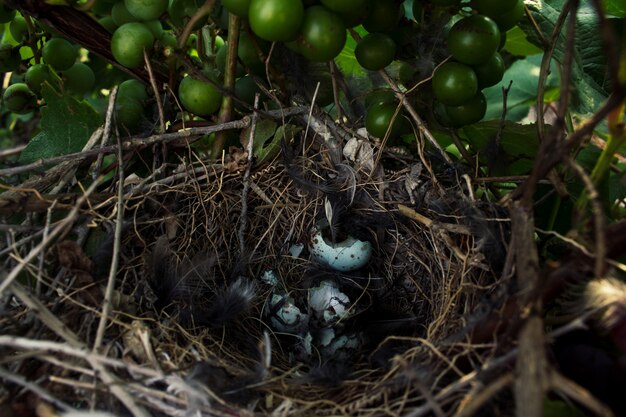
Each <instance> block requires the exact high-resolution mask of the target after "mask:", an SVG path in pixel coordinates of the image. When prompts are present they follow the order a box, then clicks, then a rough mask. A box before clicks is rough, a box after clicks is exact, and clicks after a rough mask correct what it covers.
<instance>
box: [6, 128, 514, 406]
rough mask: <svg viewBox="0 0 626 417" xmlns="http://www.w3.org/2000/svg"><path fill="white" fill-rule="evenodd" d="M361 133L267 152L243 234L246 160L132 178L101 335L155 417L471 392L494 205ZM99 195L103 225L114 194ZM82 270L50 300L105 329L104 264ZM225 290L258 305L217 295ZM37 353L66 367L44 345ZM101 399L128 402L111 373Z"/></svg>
mask: <svg viewBox="0 0 626 417" xmlns="http://www.w3.org/2000/svg"><path fill="white" fill-rule="evenodd" d="M354 144H355V142H354V141H351V142H350V146H351V147H352V148H350V149H348V150H346V155H348V156H349V158H348V159H344V160H341V161H340V163H339V165H338V164H337V163H336V161H335V162H331V161H330V160H329V158H327V157H326V155H325V150H324V147H323V146H322V147H320V146H319V145H318V144H317V143H312V144H308V143H307V146H303V145H302V143H299V142H298V139H297V138H296V139H294V140H293V141H292V142H290V143H288V144H287V145H286V149H284V150H283V153H285V152H287V154H286V155H285V158H284V159H282V158H279V159H277V160H275V161H274V162H273V163H272V164H270V165H267V166H264V167H256V168H255V169H254V170H253V171H252V174H251V176H250V178H249V180H248V181H249V185H250V187H249V188H248V189H249V190H250V192H249V193H248V194H247V195H246V196H245V205H246V206H247V215H246V217H245V222H246V228H245V234H243V239H244V240H243V242H241V241H240V240H239V239H240V237H241V236H242V235H241V233H240V224H241V222H242V221H244V220H243V219H242V217H241V213H242V207H243V205H244V203H243V201H242V195H243V189H244V181H245V180H244V174H243V168H244V166H242V167H239V168H238V167H237V165H233V164H229V163H227V164H225V165H222V164H213V165H211V164H207V163H204V162H202V161H201V160H199V159H192V160H194V161H196V162H194V163H193V164H181V165H180V166H178V167H176V168H175V169H174V170H173V171H172V173H171V175H169V176H166V177H165V178H159V179H152V180H148V179H143V180H144V182H139V183H138V185H136V186H134V188H131V189H129V190H128V192H127V195H126V199H125V204H126V219H127V222H128V226H127V227H126V228H125V232H124V238H123V241H122V247H123V249H122V259H121V265H120V270H119V272H118V277H119V278H118V285H117V287H116V290H117V291H118V292H119V294H120V296H124V297H125V298H120V299H124V300H126V301H125V303H126V304H127V305H124V304H123V303H120V304H119V305H116V307H115V310H114V313H113V317H114V320H112V321H111V322H110V325H109V326H108V327H107V329H106V334H105V339H104V344H105V345H106V346H108V350H107V355H108V356H109V359H110V361H112V362H107V365H106V367H107V370H108V371H109V372H110V373H112V374H113V375H115V378H116V380H117V381H120V382H121V384H119V385H121V386H123V387H124V389H125V390H127V392H128V393H129V394H131V397H133V398H135V401H136V402H139V403H141V406H142V407H145V408H147V409H150V410H151V412H152V413H154V415H186V414H190V413H196V412H199V413H201V415H209V414H211V415H234V414H239V415H252V414H251V413H252V412H251V411H250V410H253V412H254V413H255V414H256V415H266V414H270V413H275V415H311V414H315V415H351V416H359V415H389V414H390V413H392V414H397V415H402V414H407V413H410V412H411V410H413V411H415V410H417V409H418V408H419V407H427V408H428V407H430V406H429V405H428V404H431V405H432V404H433V402H432V401H433V398H436V401H437V402H438V404H448V405H450V404H452V403H454V402H455V401H458V399H459V397H458V395H457V394H453V391H450V390H449V384H453V383H454V381H455V380H456V379H458V378H460V377H461V376H462V372H468V373H469V372H471V369H472V368H471V367H466V368H463V371H461V370H460V369H461V368H458V367H456V365H454V366H450V362H449V361H448V359H447V357H448V356H449V357H455V356H456V357H457V359H458V358H463V360H462V361H461V360H459V361H458V362H463V364H461V365H459V367H461V366H466V364H474V366H480V363H482V361H484V360H487V358H488V356H489V355H488V353H489V351H488V349H487V350H482V351H477V352H479V353H477V354H475V355H474V354H473V353H472V352H473V350H472V349H471V348H468V345H467V343H466V339H465V338H466V337H467V335H468V332H469V330H468V329H469V327H468V325H469V324H471V323H472V322H475V321H476V320H479V317H480V316H478V315H477V314H479V313H480V312H481V307H482V306H484V305H485V300H486V299H487V295H490V294H494V293H495V291H494V289H495V288H500V287H501V286H502V282H501V281H500V278H499V275H498V273H497V271H494V270H495V269H497V265H498V263H499V262H501V259H500V258H498V259H496V255H497V256H498V257H501V254H500V252H499V251H501V252H502V253H503V251H502V250H501V247H502V239H501V238H502V236H503V235H502V234H501V231H502V230H501V229H500V227H501V226H502V222H498V223H496V222H492V221H491V219H492V218H496V217H498V216H497V215H496V212H497V207H495V206H493V205H491V204H487V203H485V202H480V201H474V200H472V199H471V198H470V196H469V195H468V193H466V192H465V190H464V188H463V186H462V185H461V184H459V183H458V182H457V181H456V178H457V176H456V175H449V176H446V175H447V171H445V170H443V169H442V170H441V171H437V172H439V173H440V174H441V175H440V176H439V177H438V178H437V181H433V180H432V179H431V178H430V177H429V175H430V174H429V172H430V171H429V170H425V169H422V162H419V161H418V160H417V159H415V158H413V157H407V156H406V155H405V156H403V157H402V158H397V157H395V156H393V155H391V156H388V155H383V158H382V159H381V162H382V163H383V165H382V166H383V167H385V166H386V164H387V162H389V161H391V162H392V164H391V165H393V167H394V170H390V169H388V168H384V169H381V168H380V167H379V168H377V169H373V168H374V163H373V162H374V161H373V159H372V156H373V155H374V153H372V152H371V150H372V147H371V146H369V145H368V147H366V148H363V146H365V145H367V144H366V143H361V146H362V148H361V151H359V153H358V155H357V156H355V155H356V154H355V151H354V149H353V147H354ZM301 149H307V150H308V153H307V154H306V155H302V154H299V153H298V152H296V150H301ZM363 149H365V150H367V152H365V151H363ZM368 155H369V156H368ZM368 158H369V159H368ZM363 167H366V168H363ZM416 167H417V168H416ZM240 168H241V169H240ZM429 168H431V169H433V170H436V169H437V167H429ZM446 169H448V168H446ZM408 184H410V186H409V185H408ZM401 205H402V206H403V207H405V209H403V211H400V209H399V207H400V206H401ZM407 209H408V210H409V211H408V213H411V212H413V213H416V214H419V216H421V217H419V216H417V217H412V216H411V215H407V211H406V210H407ZM93 210H94V211H93V213H91V217H92V219H94V220H93V221H94V222H95V223H96V225H98V224H97V223H106V222H107V220H106V219H108V218H113V217H114V215H113V214H112V213H115V205H114V204H101V205H100V206H99V207H97V209H95V208H94V209H93ZM420 219H421V220H420ZM423 219H429V220H430V221H431V222H430V223H428V222H425V221H423ZM320 225H325V226H323V227H321V228H319V226H320ZM92 226H93V225H92ZM311 230H314V232H313V234H312V233H311ZM105 240H106V239H105ZM242 247H243V248H244V249H245V250H244V252H242V251H241V248H242ZM328 254H330V255H328ZM327 255H328V256H327ZM82 256H85V255H84V254H82ZM342 257H344V258H342ZM103 259H104V258H103ZM83 269H84V268H83ZM79 270H81V269H80V268H79V267H77V266H76V265H70V264H67V265H64V271H65V272H63V274H62V276H61V278H57V279H58V280H59V281H58V282H59V283H61V284H60V285H59V287H58V290H57V291H56V292H54V293H49V294H48V296H49V297H51V298H50V300H48V301H49V302H50V304H54V303H59V306H60V307H61V308H60V309H59V311H62V312H63V313H62V316H61V317H60V318H61V320H63V321H64V322H66V324H68V325H69V327H70V328H72V329H73V331H75V332H76V333H77V335H78V337H79V338H80V339H81V340H92V323H93V322H94V312H99V311H100V309H101V305H100V303H101V301H102V293H101V292H99V291H98V288H99V287H98V286H95V285H94V283H95V282H96V281H97V280H98V279H105V278H106V277H97V276H96V275H95V274H94V273H93V271H91V270H89V271H85V273H84V274H83V275H82V276H81V279H80V280H76V279H75V277H76V276H77V275H76V274H77V273H78V272H77V271H79ZM57 271H58V270H57ZM55 273H56V272H55ZM155 278H156V279H155ZM239 292H244V293H241V294H239ZM56 294H65V295H66V296H65V298H63V299H60V298H56ZM163 294H170V297H169V298H168V297H165V298H164V296H163ZM172 294H173V296H172ZM226 296H229V297H232V298H235V299H237V300H244V301H245V302H241V303H239V304H237V306H234V304H233V303H221V304H220V301H223V299H224V297H226ZM197 303H200V304H197ZM216 306H220V309H222V310H227V311H216V308H217V307H216ZM242 306H243V308H239V309H237V310H236V311H235V310H233V308H235V307H242ZM131 312H132V314H131ZM219 313H223V314H219ZM198 314H203V316H202V317H201V316H199V315H198ZM137 321H139V322H141V323H142V326H135V325H134V324H133V325H131V323H133V322H137ZM9 330H10V329H9ZM14 332H15V333H17V330H15V331H14ZM44 333H45V332H44ZM122 335H124V337H122ZM52 337H53V336H52V335H50V334H47V335H43V336H42V338H44V339H47V338H52ZM131 341H132V346H131ZM127 344H128V346H127ZM483 352H484V356H483ZM72 360H78V359H76V358H74V359H72ZM79 362H80V361H79ZM80 363H81V364H84V363H83V362H80ZM111 363H115V364H116V366H113V365H110V364H111ZM125 363H127V364H132V366H131V367H129V368H126V367H123V366H121V364H125ZM34 366H35V365H34ZM36 366H39V367H40V372H44V373H45V374H46V375H61V374H62V373H63V372H65V371H64V370H63V369H62V367H60V366H58V364H54V363H50V362H49V361H47V360H45V359H42V360H39V361H38V362H37V365H36ZM199 366H200V368H198V367H199ZM197 369H204V370H205V371H206V370H207V369H208V370H209V371H207V372H200V371H197V372H192V370H197ZM69 375H71V377H67V375H66V377H65V379H63V380H61V379H54V378H53V379H51V380H50V381H49V382H47V383H45V384H44V386H45V388H46V389H49V390H54V391H55V392H57V393H58V394H57V395H59V396H63V397H64V401H65V402H67V403H84V404H85V405H88V404H87V402H86V400H85V398H91V394H87V393H86V391H85V392H80V393H78V392H74V390H73V387H72V382H78V381H81V384H82V386H85V387H86V388H85V390H90V389H93V386H94V385H93V381H94V380H93V375H88V374H84V373H82V371H81V370H80V368H79V369H78V370H74V371H72V372H70V374H69ZM82 381H84V383H83V382H82ZM138 387H142V388H138ZM423 387H428V389H427V391H424V388H423ZM446 387H448V388H446ZM446 389H448V390H446ZM427 396H429V399H428V400H427ZM97 398H98V401H97V403H96V404H92V405H94V406H95V408H96V409H107V410H111V411H112V412H113V413H119V412H125V411H124V410H125V406H123V405H122V402H121V401H120V399H119V397H118V396H117V394H116V393H114V392H111V391H108V389H107V388H105V387H101V386H98V395H97ZM102 405H104V406H105V407H100V406H102ZM392 410H393V412H392ZM415 415H420V414H415Z"/></svg>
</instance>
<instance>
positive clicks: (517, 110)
mask: <svg viewBox="0 0 626 417" xmlns="http://www.w3.org/2000/svg"><path fill="white" fill-rule="evenodd" d="M542 57H543V54H539V55H532V56H529V57H526V59H522V60H519V61H515V62H514V63H513V64H512V65H511V67H510V68H509V69H507V70H506V72H505V73H504V77H503V78H502V81H500V83H499V84H496V85H495V86H493V87H489V88H486V89H485V90H483V93H484V94H485V98H486V99H487V114H486V115H485V117H484V120H493V119H500V117H501V114H502V87H508V85H509V83H510V82H511V81H512V82H513V83H512V84H511V89H510V90H509V93H508V96H507V113H506V119H507V120H512V121H520V120H522V119H523V118H525V117H526V116H527V115H528V111H529V110H530V107H531V106H533V105H535V104H536V103H537V85H538V83H539V72H540V66H541V59H542ZM558 87H559V81H558V75H557V68H556V65H552V67H551V70H550V75H549V76H548V79H547V80H546V93H547V94H546V97H545V99H547V100H546V101H554V100H556V99H557V98H558V91H559V90H558Z"/></svg>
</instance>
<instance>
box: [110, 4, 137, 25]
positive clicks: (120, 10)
mask: <svg viewBox="0 0 626 417" xmlns="http://www.w3.org/2000/svg"><path fill="white" fill-rule="evenodd" d="M111 18H112V19H113V21H114V22H115V24H116V25H117V26H122V25H123V24H126V23H131V22H136V21H138V20H139V19H137V18H136V17H135V16H133V15H132V14H130V12H129V11H128V9H127V8H126V5H125V4H124V2H123V1H120V2H118V3H115V4H114V5H113V8H112V9H111Z"/></svg>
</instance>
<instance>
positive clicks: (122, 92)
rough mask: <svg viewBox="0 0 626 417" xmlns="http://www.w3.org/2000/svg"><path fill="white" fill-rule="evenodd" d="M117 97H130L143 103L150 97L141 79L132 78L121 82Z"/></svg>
mask: <svg viewBox="0 0 626 417" xmlns="http://www.w3.org/2000/svg"><path fill="white" fill-rule="evenodd" d="M117 97H118V99H122V98H130V99H133V100H137V101H139V102H141V103H143V102H145V101H146V100H147V99H148V93H147V92H146V87H145V86H144V85H143V84H142V83H141V81H138V80H135V79H134V78H131V79H129V80H126V81H123V82H121V83H120V85H119V86H118V88H117Z"/></svg>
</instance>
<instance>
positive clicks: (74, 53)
mask: <svg viewBox="0 0 626 417" xmlns="http://www.w3.org/2000/svg"><path fill="white" fill-rule="evenodd" d="M41 55H42V56H43V59H44V61H46V63H47V64H48V65H50V66H51V67H52V68H54V69H55V70H57V71H65V70H67V69H69V68H70V67H71V66H72V65H74V62H75V61H76V58H77V57H78V49H77V48H76V47H75V46H74V45H72V44H71V43H70V42H68V41H67V40H65V39H63V38H52V39H50V40H48V41H47V42H46V43H45V44H44V46H43V49H42V51H41Z"/></svg>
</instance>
